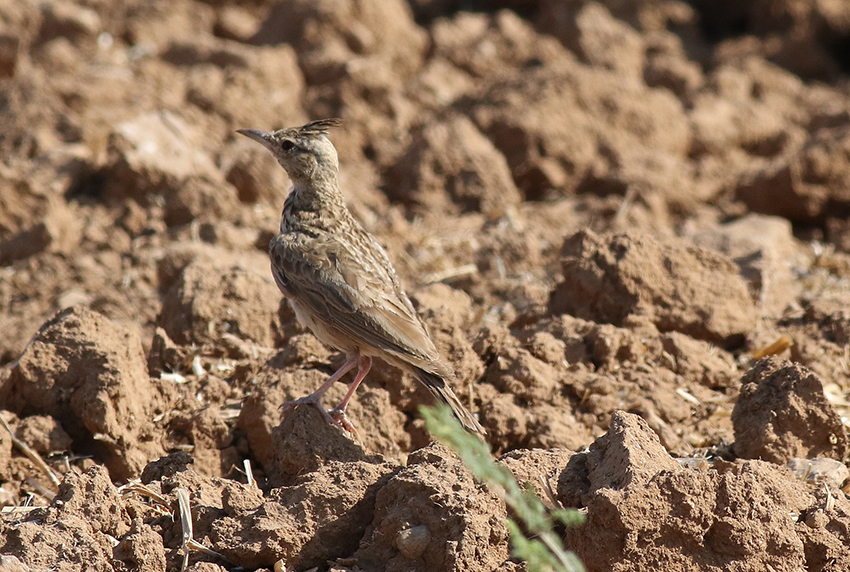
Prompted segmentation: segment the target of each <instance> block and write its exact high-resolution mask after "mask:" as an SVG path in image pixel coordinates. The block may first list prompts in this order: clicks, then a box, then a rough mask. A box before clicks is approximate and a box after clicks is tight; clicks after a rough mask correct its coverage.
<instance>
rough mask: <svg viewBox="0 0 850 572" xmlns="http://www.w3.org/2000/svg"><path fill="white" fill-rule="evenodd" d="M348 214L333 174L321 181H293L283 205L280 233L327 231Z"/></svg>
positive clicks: (312, 179) (313, 179) (314, 179)
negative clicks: (299, 230) (307, 229)
mask: <svg viewBox="0 0 850 572" xmlns="http://www.w3.org/2000/svg"><path fill="white" fill-rule="evenodd" d="M348 214H349V213H348V209H347V208H346V206H345V199H344V198H343V196H342V191H340V189H339V183H338V182H337V179H336V175H335V174H334V176H333V177H325V178H322V179H316V178H311V179H308V180H304V181H299V180H293V181H292V189H290V191H289V195H288V196H287V197H286V202H285V203H284V205H283V215H282V217H281V221H280V230H281V232H288V231H290V230H295V229H298V228H305V227H307V228H309V227H315V228H330V227H333V226H335V225H336V224H337V223H338V222H339V221H340V219H341V218H344V217H346V216H347V215H348Z"/></svg>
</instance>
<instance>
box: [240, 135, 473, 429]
mask: <svg viewBox="0 0 850 572" xmlns="http://www.w3.org/2000/svg"><path fill="white" fill-rule="evenodd" d="M339 124H340V121H339V120H337V119H325V120H321V121H313V122H312V123H308V124H307V125H304V126H303V127H290V128H286V129H280V130H278V131H274V132H264V131H258V130H256V129H239V130H238V133H241V134H242V135H245V136H246V137H249V138H251V139H253V140H254V141H257V142H258V143H260V144H261V145H263V146H264V147H265V148H266V149H268V150H269V151H271V152H272V154H273V155H274V156H275V158H276V159H277V161H278V162H279V163H280V164H281V166H282V167H283V168H284V169H286V172H287V173H288V174H289V178H290V179H291V180H292V189H291V190H290V191H289V196H287V198H286V202H285V203H284V205H283V214H282V216H281V221H280V234H278V235H277V236H276V237H275V238H274V239H273V240H272V241H271V244H270V245H269V256H270V257H271V266H272V274H273V275H274V279H275V282H277V285H278V287H279V288H280V290H281V292H283V294H284V295H285V296H286V297H287V298H288V299H289V302H290V304H291V305H292V308H293V310H294V311H295V315H296V316H297V317H298V320H299V321H300V322H301V323H302V324H304V325H305V326H307V327H308V328H310V330H311V331H312V332H313V333H314V334H315V335H316V337H317V338H319V340H321V341H322V342H323V343H325V344H327V345H329V346H332V347H334V348H337V349H339V350H342V351H343V352H345V355H346V357H347V358H348V359H347V360H346V362H345V363H344V364H343V365H342V367H341V368H339V370H338V371H337V372H336V373H334V374H333V375H332V376H330V377H329V378H328V380H327V381H326V382H325V383H323V384H322V385H321V386H320V387H319V388H318V389H317V390H316V391H315V392H313V393H312V394H310V395H309V396H307V397H304V398H302V399H299V400H297V401H295V402H288V403H287V404H286V405H285V406H284V410H285V411H286V410H288V409H290V408H291V407H293V406H294V405H295V404H297V403H310V404H312V405H315V406H316V407H318V409H319V410H320V411H321V412H322V413H323V414H324V415H325V417H326V418H327V419H328V420H329V422H331V423H335V424H336V425H338V426H341V427H343V428H344V429H346V430H348V431H350V432H352V433H354V432H355V431H354V427H353V426H352V425H351V423H350V422H349V421H348V420H347V419H346V416H345V409H346V407H347V406H348V402H349V400H350V399H351V397H352V396H353V395H354V392H355V390H356V389H357V386H358V385H360V382H361V381H363V378H364V377H366V374H367V373H368V372H369V368H370V367H371V366H372V358H373V357H379V358H381V359H383V360H384V361H386V362H387V363H389V364H390V365H393V366H395V367H397V368H399V369H402V370H404V371H408V372H410V373H412V374H414V375H415V376H416V377H417V378H418V379H419V380H420V381H421V382H422V383H423V384H424V385H425V387H427V388H428V389H429V390H430V391H431V393H433V394H434V396H435V397H436V398H437V399H439V400H440V401H443V402H444V403H446V404H448V405H449V407H451V408H452V411H454V414H455V416H456V417H457V418H458V419H459V420H460V422H461V423H463V425H464V427H466V428H467V429H469V430H471V431H477V432H480V433H484V429H483V428H482V427H481V425H479V424H478V421H477V420H476V419H475V417H473V416H472V414H471V413H470V412H469V411H467V409H466V408H465V407H464V406H463V405H462V404H461V402H460V400H459V399H458V398H457V396H456V395H455V394H454V392H453V391H452V390H451V388H450V387H449V386H448V384H447V383H446V382H447V380H449V379H452V377H453V372H452V370H451V367H450V366H449V365H448V364H446V363H445V362H444V361H443V360H442V359H441V358H440V354H439V352H438V351H437V348H436V347H435V346H434V342H433V341H432V340H431V337H430V335H429V334H428V329H427V328H426V326H425V324H424V323H423V322H422V320H421V319H420V318H419V316H418V315H417V314H416V311H415V310H414V309H413V305H412V304H411V303H410V300H409V299H408V298H407V294H405V293H404V291H403V290H402V289H401V286H400V285H399V281H398V278H397V277H396V273H395V270H394V269H393V267H392V264H391V263H390V260H389V258H388V257H387V254H386V252H384V249H383V248H381V246H380V245H379V244H378V243H377V242H376V241H375V239H374V238H373V237H372V235H370V234H369V233H368V232H366V230H365V229H364V228H363V227H362V226H360V224H359V223H358V222H357V221H356V220H355V219H354V217H353V216H352V215H351V213H350V212H349V211H348V209H347V208H346V206H345V201H344V199H343V195H342V191H341V190H340V188H339V183H338V181H337V173H338V171H339V161H338V159H337V154H336V149H335V148H334V146H333V144H332V143H331V142H330V141H329V140H328V138H327V137H326V134H327V131H328V129H329V128H331V127H335V126H337V125H339ZM355 366H357V375H356V376H355V377H354V381H353V382H352V383H351V386H350V387H349V388H348V392H347V393H346V394H345V397H344V398H343V399H342V401H341V402H340V404H339V405H337V406H336V407H335V408H334V409H332V410H331V411H326V410H325V408H324V406H323V405H322V401H321V400H322V396H323V395H324V394H325V392H326V391H327V390H328V389H329V388H330V387H331V386H332V385H333V384H334V383H336V381H338V380H339V379H340V378H341V377H342V376H343V375H345V374H346V373H347V372H348V371H350V370H351V369H353V368H354V367H355Z"/></svg>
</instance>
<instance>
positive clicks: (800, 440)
mask: <svg viewBox="0 0 850 572" xmlns="http://www.w3.org/2000/svg"><path fill="white" fill-rule="evenodd" d="M732 423H733V424H734V427H735V445H734V449H735V453H737V454H738V455H739V456H741V457H743V458H746V459H763V460H765V461H772V462H774V463H779V464H785V463H787V462H788V461H790V460H791V459H793V458H794V457H804V458H813V457H832V458H834V459H838V460H840V461H843V460H844V458H845V457H846V455H847V433H846V430H845V428H844V424H843V423H842V422H841V418H840V417H839V415H838V413H836V411H835V409H834V408H833V406H832V404H830V403H829V401H827V399H826V396H825V395H824V392H823V384H822V383H821V381H820V380H819V379H818V378H817V376H815V375H814V374H813V373H812V372H811V371H809V370H807V369H806V368H805V367H803V366H800V365H798V364H793V363H789V362H787V361H783V360H780V359H777V358H765V359H763V360H761V361H760V362H758V363H757V364H756V365H755V366H754V367H753V369H751V370H750V371H749V372H747V375H745V376H744V379H743V380H742V382H741V395H740V397H739V398H738V401H737V402H736V403H735V409H734V410H733V411H732Z"/></svg>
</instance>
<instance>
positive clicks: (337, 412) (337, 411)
mask: <svg viewBox="0 0 850 572" xmlns="http://www.w3.org/2000/svg"><path fill="white" fill-rule="evenodd" d="M327 413H328V415H330V417H331V418H332V419H333V420H334V423H335V424H336V425H337V427H340V428H342V429H343V430H345V431H348V432H349V433H351V434H352V435H354V436H355V437H357V436H358V435H357V429H355V428H354V425H352V424H351V421H349V420H348V417H347V416H346V414H345V409H341V408H340V407H339V406H337V407H334V408H333V409H331V410H330V411H328V412H327Z"/></svg>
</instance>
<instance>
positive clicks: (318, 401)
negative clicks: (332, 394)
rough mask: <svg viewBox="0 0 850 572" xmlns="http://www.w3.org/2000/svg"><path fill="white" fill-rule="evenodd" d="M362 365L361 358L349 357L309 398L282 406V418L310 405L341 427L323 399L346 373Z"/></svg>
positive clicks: (329, 421)
mask: <svg viewBox="0 0 850 572" xmlns="http://www.w3.org/2000/svg"><path fill="white" fill-rule="evenodd" d="M358 363H360V356H351V357H349V358H348V359H347V360H346V361H345V363H344V364H342V367H340V368H339V369H338V370H336V372H334V374H333V375H332V376H330V377H329V378H328V379H327V380H326V381H325V382H324V383H323V384H322V385H320V386H319V387H318V389H316V391H314V392H313V393H311V394H310V395H308V396H307V397H302V398H301V399H295V400H293V401H287V402H285V403H284V404H283V405H282V406H281V417H286V415H287V414H288V413H289V412H290V411H291V410H292V409H294V408H295V407H297V406H298V405H301V404H305V403H308V404H310V405H313V406H314V407H316V408H317V409H318V410H319V411H321V412H322V414H323V415H324V416H325V419H327V420H328V423H332V424H334V425H341V423H340V422H339V421H337V420H336V419H334V418H333V417H332V416H331V415H330V413H328V412H327V410H325V407H324V406H323V405H322V397H324V395H325V393H327V391H328V390H329V389H330V388H331V387H333V384H335V383H336V382H337V381H339V379H340V378H341V377H342V376H344V375H345V374H346V373H348V372H349V371H351V369H352V368H354V366H355V365H357V364H358Z"/></svg>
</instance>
